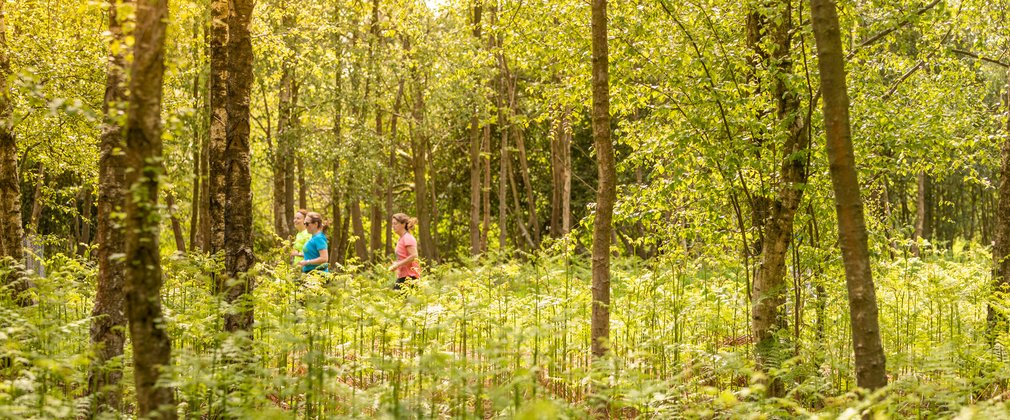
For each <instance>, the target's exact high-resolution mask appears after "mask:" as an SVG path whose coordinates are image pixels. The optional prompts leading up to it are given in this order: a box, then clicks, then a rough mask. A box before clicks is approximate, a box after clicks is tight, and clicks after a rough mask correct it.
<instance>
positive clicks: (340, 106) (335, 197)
mask: <svg viewBox="0 0 1010 420" xmlns="http://www.w3.org/2000/svg"><path fill="white" fill-rule="evenodd" d="M338 3H339V2H338ZM332 19H333V22H336V23H337V24H339V22H340V5H339V4H335V5H334V9H333V16H332ZM333 49H334V50H335V54H336V56H337V63H336V67H335V68H334V69H333V92H334V95H333V103H334V106H333V139H334V143H335V144H334V145H333V147H334V148H339V147H340V145H341V143H342V141H343V139H342V132H341V129H342V127H341V124H342V123H343V113H344V102H343V86H344V82H343V71H344V61H343V44H342V43H341V41H340V35H339V34H336V33H334V35H333ZM331 167H332V170H333V181H332V184H330V185H331V187H330V205H331V206H332V212H333V220H332V222H331V224H332V228H331V229H330V244H329V245H330V249H329V254H330V255H329V256H330V261H329V263H330V266H331V267H333V266H334V264H343V263H344V253H343V252H342V251H343V248H342V247H341V242H340V241H341V237H342V236H343V235H344V227H343V226H342V225H341V223H340V221H341V220H342V219H343V215H342V214H341V211H340V210H341V208H340V206H341V203H342V201H343V194H342V191H341V189H340V188H339V185H340V180H341V179H340V156H339V155H338V156H334V157H333V162H332V163H331ZM303 185H304V184H303Z"/></svg>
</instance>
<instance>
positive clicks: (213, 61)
mask: <svg viewBox="0 0 1010 420" xmlns="http://www.w3.org/2000/svg"><path fill="white" fill-rule="evenodd" d="M210 9H211V13H210V19H211V23H210V137H209V141H208V147H207V149H208V158H207V164H208V168H207V175H208V176H207V199H208V203H207V213H208V214H207V216H208V217H207V219H206V220H207V222H208V223H209V228H210V229H209V233H210V235H208V236H207V238H206V239H207V245H208V251H210V253H211V254H216V253H218V252H221V251H223V250H224V207H225V171H226V166H225V165H226V164H225V149H226V147H227V145H228V138H227V134H228V131H227V130H228V110H227V108H226V105H227V103H228V99H229V98H228V79H229V74H228V70H229V68H228V35H229V34H228V31H229V24H228V22H229V16H228V14H229V9H230V2H229V0H211V4H210ZM222 280H223V279H222V278H221V276H216V277H215V282H214V290H215V292H220V291H221V290H223V282H222Z"/></svg>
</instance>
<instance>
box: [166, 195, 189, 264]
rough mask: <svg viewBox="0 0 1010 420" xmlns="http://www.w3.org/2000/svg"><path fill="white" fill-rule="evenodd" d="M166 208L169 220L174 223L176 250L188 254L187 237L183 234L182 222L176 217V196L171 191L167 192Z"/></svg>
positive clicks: (173, 234) (173, 232)
mask: <svg viewBox="0 0 1010 420" xmlns="http://www.w3.org/2000/svg"><path fill="white" fill-rule="evenodd" d="M165 207H168V218H169V221H170V222H171V223H172V236H174V237H175V250H176V251H179V252H181V253H183V254H185V253H186V237H185V236H183V234H182V222H180V221H179V217H177V216H176V214H175V212H176V208H175V195H174V194H172V192H171V191H166V192H165Z"/></svg>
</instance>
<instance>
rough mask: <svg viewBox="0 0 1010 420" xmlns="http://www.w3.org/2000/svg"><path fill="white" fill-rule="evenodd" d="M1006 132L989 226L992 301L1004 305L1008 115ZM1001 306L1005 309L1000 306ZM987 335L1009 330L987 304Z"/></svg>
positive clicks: (1009, 234) (1009, 219)
mask: <svg viewBox="0 0 1010 420" xmlns="http://www.w3.org/2000/svg"><path fill="white" fill-rule="evenodd" d="M1007 95H1010V71H1008V77H1007ZM1005 98H1006V101H1007V102H1006V103H1004V104H1003V106H1004V107H1005V109H1007V110H1008V111H1010V96H1006V97H1005ZM1007 115H1008V117H1007V123H1006V124H1007V125H1006V132H1005V133H1003V136H1004V138H1003V143H1002V144H1001V145H1000V157H1001V160H1000V174H999V189H998V190H997V197H996V209H995V210H996V211H994V212H992V213H994V214H995V221H994V223H993V225H992V231H993V235H994V236H995V241H994V243H993V247H992V259H993V276H992V278H993V292H994V293H993V296H992V298H991V299H993V300H995V301H997V302H1000V303H1004V304H1005V302H1006V301H1007V300H1008V297H1010V114H1007ZM986 225H988V223H985V222H984V221H983V223H982V237H983V238H986V237H988V236H989V235H990V234H989V233H988V232H989V229H987V228H986ZM1000 306H1004V305H1000ZM986 320H987V329H988V331H987V333H988V336H989V341H990V343H994V342H995V340H996V338H997V337H998V335H999V334H1006V332H1007V328H1008V321H1007V315H1006V314H1005V313H1002V312H1000V311H999V310H998V309H997V308H996V307H995V305H993V304H992V303H990V304H989V308H988V314H987V315H986Z"/></svg>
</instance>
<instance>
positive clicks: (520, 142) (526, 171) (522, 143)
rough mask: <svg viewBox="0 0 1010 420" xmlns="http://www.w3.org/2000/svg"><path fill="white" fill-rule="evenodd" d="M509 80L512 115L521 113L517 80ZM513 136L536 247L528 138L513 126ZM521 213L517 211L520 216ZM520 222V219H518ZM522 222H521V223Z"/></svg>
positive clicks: (530, 233)
mask: <svg viewBox="0 0 1010 420" xmlns="http://www.w3.org/2000/svg"><path fill="white" fill-rule="evenodd" d="M509 79H510V82H509V104H510V109H511V113H512V115H511V116H512V117H515V116H516V115H518V114H519V106H518V105H517V104H516V80H515V78H514V77H510V78H509ZM512 137H514V138H515V142H516V148H517V149H518V151H519V174H520V176H521V177H522V180H523V190H524V192H525V194H526V211H527V212H528V213H529V219H528V220H527V221H526V226H527V228H526V229H524V230H526V231H527V236H529V238H528V239H529V240H531V241H532V245H531V248H533V249H535V248H536V247H537V246H538V245H539V244H540V217H539V216H538V215H537V197H536V194H534V192H533V183H532V182H531V181H530V167H529V159H527V158H526V139H525V137H524V136H523V130H522V129H521V128H520V127H517V126H514V127H512ZM518 214H519V213H516V215H517V216H518ZM517 222H518V221H517ZM520 224H521V223H520Z"/></svg>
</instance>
